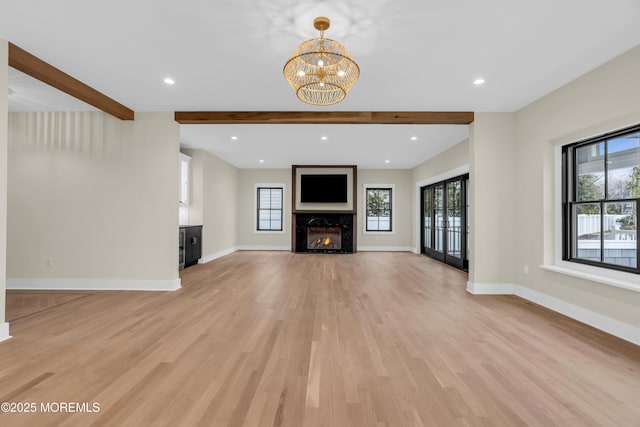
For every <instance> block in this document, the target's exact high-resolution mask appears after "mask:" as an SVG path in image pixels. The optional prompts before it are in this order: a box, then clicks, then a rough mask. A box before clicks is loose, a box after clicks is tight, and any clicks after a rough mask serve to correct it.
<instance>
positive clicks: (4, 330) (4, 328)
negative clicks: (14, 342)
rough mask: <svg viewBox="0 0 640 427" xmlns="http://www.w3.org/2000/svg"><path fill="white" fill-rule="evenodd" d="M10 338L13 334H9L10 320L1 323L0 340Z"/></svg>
mask: <svg viewBox="0 0 640 427" xmlns="http://www.w3.org/2000/svg"><path fill="white" fill-rule="evenodd" d="M9 338H11V335H9V322H3V323H0V342H2V341H6V340H8V339H9Z"/></svg>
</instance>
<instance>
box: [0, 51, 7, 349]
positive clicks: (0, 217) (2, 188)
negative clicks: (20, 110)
mask: <svg viewBox="0 0 640 427" xmlns="http://www.w3.org/2000/svg"><path fill="white" fill-rule="evenodd" d="M8 58H9V48H8V43H7V41H6V40H2V39H0V94H3V93H7V91H8V79H9V77H8ZM0 98H2V101H0V340H3V339H5V338H7V336H8V335H9V327H8V325H7V324H6V323H4V321H5V295H6V260H7V257H6V255H7V247H6V244H7V134H8V130H7V111H8V100H7V97H6V96H0Z"/></svg>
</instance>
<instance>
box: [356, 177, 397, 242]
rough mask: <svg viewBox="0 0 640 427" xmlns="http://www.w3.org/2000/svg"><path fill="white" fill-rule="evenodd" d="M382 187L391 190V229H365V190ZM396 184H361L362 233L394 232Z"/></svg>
mask: <svg viewBox="0 0 640 427" xmlns="http://www.w3.org/2000/svg"><path fill="white" fill-rule="evenodd" d="M376 188H384V189H390V190H391V230H390V231H377V230H375V231H368V230H367V190H369V189H376ZM396 199H397V194H396V185H395V184H362V233H363V234H377V235H381V236H390V235H394V234H396V216H397V213H396Z"/></svg>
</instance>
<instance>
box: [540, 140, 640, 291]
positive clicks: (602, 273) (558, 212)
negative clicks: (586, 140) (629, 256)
mask: <svg viewBox="0 0 640 427" xmlns="http://www.w3.org/2000/svg"><path fill="white" fill-rule="evenodd" d="M553 157H554V174H553V175H554V177H553V180H554V200H553V202H554V203H553V205H554V206H553V208H554V229H553V234H554V236H553V237H554V247H553V250H554V254H553V264H551V265H541V266H540V268H542V269H543V270H547V271H553V272H555V273H560V274H565V275H567V276H573V277H579V278H581V279H586V280H590V281H592V282H598V283H602V284H605V285H610V286H615V287H617V288H622V289H627V290H630V291H635V292H640V275H638V274H634V273H627V272H624V271H617V270H611V269H608V268H603V267H596V266H591V265H584V264H579V263H576V262H569V261H565V260H563V259H562V239H563V230H562V145H556V146H555V147H554V148H553Z"/></svg>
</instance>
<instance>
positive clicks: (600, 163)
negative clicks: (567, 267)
mask: <svg viewBox="0 0 640 427" xmlns="http://www.w3.org/2000/svg"><path fill="white" fill-rule="evenodd" d="M563 161H564V171H565V172H564V183H565V190H564V236H565V239H564V255H563V257H564V259H565V260H569V261H575V262H581V263H585V264H592V265H598V266H601V267H607V268H613V269H618V270H626V271H631V272H634V273H640V269H639V268H638V265H639V263H638V238H637V210H638V201H639V198H640V126H635V127H633V128H629V129H625V130H622V131H619V132H615V133H611V134H607V135H603V136H601V137H597V138H593V139H590V140H587V141H582V142H579V143H575V144H572V145H568V146H566V147H564V148H563Z"/></svg>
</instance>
